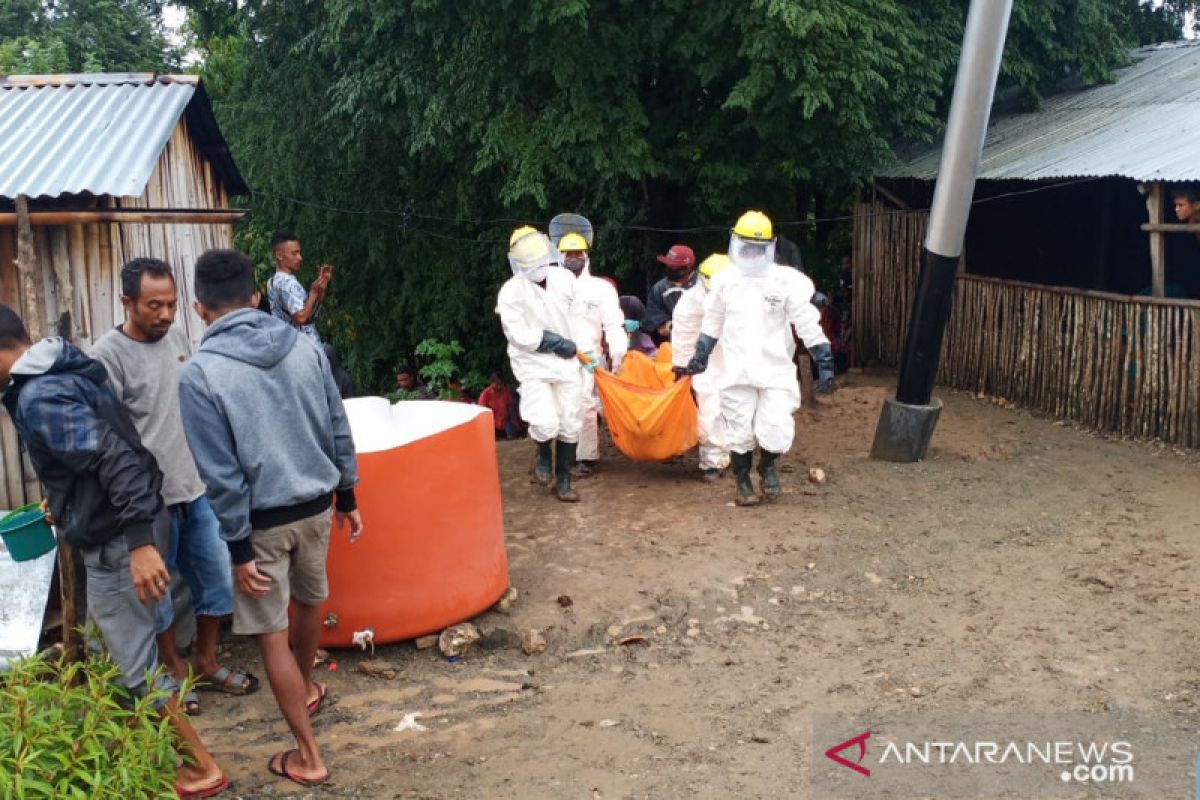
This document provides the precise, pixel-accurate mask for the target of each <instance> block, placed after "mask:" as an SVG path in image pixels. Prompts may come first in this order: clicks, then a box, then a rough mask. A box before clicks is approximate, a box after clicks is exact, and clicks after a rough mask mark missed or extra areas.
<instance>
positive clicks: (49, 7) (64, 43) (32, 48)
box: [0, 0, 179, 74]
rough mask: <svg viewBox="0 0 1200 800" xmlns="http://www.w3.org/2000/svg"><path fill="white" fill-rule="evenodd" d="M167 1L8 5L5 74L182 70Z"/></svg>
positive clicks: (4, 11) (53, 0)
mask: <svg viewBox="0 0 1200 800" xmlns="http://www.w3.org/2000/svg"><path fill="white" fill-rule="evenodd" d="M162 6H163V2H161V0H4V2H3V3H0V74H12V73H28V74H40V73H47V72H163V71H166V70H170V69H173V68H175V67H177V66H178V63H179V58H178V54H177V53H176V52H175V50H174V48H172V47H171V45H169V44H168V42H167V39H166V34H165V32H164V30H163V26H162Z"/></svg>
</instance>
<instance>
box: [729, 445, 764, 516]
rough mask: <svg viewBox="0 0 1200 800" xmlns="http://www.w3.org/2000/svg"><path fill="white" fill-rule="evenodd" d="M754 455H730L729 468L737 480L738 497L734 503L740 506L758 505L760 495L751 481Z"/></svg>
mask: <svg viewBox="0 0 1200 800" xmlns="http://www.w3.org/2000/svg"><path fill="white" fill-rule="evenodd" d="M753 460H754V453H730V454H729V467H730V469H731V470H733V477H734V478H736V479H737V497H735V498H734V500H733V502H734V503H736V504H737V505H739V506H756V505H758V494H757V493H755V491H754V481H752V480H750V464H751V463H752V462H753Z"/></svg>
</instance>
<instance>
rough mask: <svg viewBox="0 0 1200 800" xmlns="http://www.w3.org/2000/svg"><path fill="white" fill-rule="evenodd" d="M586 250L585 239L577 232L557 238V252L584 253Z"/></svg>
mask: <svg viewBox="0 0 1200 800" xmlns="http://www.w3.org/2000/svg"><path fill="white" fill-rule="evenodd" d="M587 250H588V243H587V239H585V238H583V237H582V236H580V235H579V234H578V233H568V234H567V235H566V236H564V237H562V238H561V239H559V240H558V252H560V253H573V252H583V253H586V252H587Z"/></svg>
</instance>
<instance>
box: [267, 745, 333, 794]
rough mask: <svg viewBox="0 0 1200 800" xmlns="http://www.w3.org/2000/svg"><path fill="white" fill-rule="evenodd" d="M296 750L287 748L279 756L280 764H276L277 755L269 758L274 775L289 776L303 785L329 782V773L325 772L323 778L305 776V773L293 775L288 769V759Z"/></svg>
mask: <svg viewBox="0 0 1200 800" xmlns="http://www.w3.org/2000/svg"><path fill="white" fill-rule="evenodd" d="M295 752H296V751H295V750H287V751H285V752H284V753H283V754H282V755H280V756H279V766H278V767H276V766H275V756H271V757H270V758H269V759H267V769H268V770H269V771H270V773H271V774H272V775H278V776H279V777H280V778H287V779H288V780H289V781H291V782H292V783H298V784H300V785H301V786H320V785H321V784H322V783H328V782H329V773H328V772H326V773H325V777H323V778H305V777H304V776H303V775H293V774H292V773H291V772H290V771H289V770H288V759H289V758H291V757H292V755H293V754H294V753H295Z"/></svg>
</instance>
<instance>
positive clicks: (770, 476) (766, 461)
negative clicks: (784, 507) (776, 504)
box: [758, 450, 783, 500]
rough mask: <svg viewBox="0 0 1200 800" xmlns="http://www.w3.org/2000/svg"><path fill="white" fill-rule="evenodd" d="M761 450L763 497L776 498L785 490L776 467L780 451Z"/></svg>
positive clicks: (759, 468) (759, 472) (760, 473)
mask: <svg viewBox="0 0 1200 800" xmlns="http://www.w3.org/2000/svg"><path fill="white" fill-rule="evenodd" d="M759 452H760V455H759V457H758V474H759V475H761V476H762V490H763V497H765V498H767V500H774V499H775V498H777V497H779V495H780V494H781V493H782V492H783V485H782V484H781V483H780V482H779V473H778V472H777V471H776V469H775V462H776V461H777V460H778V459H779V453H772V452H771V451H769V450H761V451H759Z"/></svg>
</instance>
